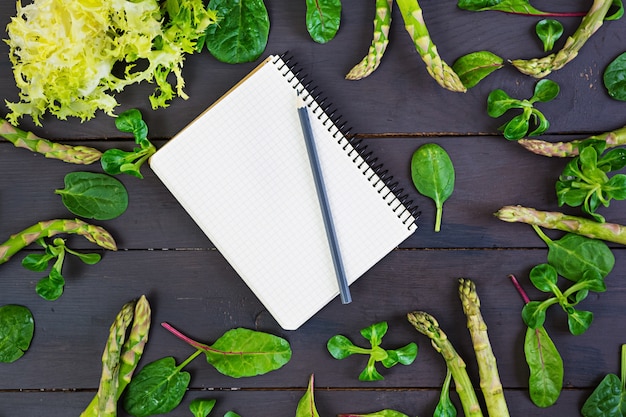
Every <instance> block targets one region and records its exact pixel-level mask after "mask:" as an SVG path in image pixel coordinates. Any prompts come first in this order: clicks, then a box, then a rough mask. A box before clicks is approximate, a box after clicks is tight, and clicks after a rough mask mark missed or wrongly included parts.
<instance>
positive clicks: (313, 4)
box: [306, 0, 341, 43]
mask: <svg viewBox="0 0 626 417" xmlns="http://www.w3.org/2000/svg"><path fill="white" fill-rule="evenodd" d="M340 23H341V0H306V28H307V30H308V31H309V35H311V39H313V40H314V41H315V42H317V43H326V42H328V41H330V40H331V39H333V38H334V37H335V35H336V34H337V31H338V30H339V24H340Z"/></svg>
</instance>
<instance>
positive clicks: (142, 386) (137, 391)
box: [123, 357, 191, 417]
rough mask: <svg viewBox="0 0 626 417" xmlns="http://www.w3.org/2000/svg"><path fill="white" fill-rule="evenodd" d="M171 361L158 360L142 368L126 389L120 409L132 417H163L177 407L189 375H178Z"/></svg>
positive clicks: (185, 389)
mask: <svg viewBox="0 0 626 417" xmlns="http://www.w3.org/2000/svg"><path fill="white" fill-rule="evenodd" d="M186 364H187V362H184V363H183V364H181V365H180V366H176V361H175V360H174V358H172V357H165V358H161V359H159V360H157V361H154V362H151V363H149V364H147V365H146V366H144V367H143V368H142V369H141V371H139V372H138V373H137V374H136V375H135V376H133V379H132V380H131V381H130V384H128V386H127V387H126V392H125V394H124V400H123V405H124V409H125V410H126V412H128V413H129V414H131V415H133V416H135V417H146V416H151V415H154V414H165V413H169V412H170V411H172V410H173V409H174V408H176V407H177V406H178V404H180V402H181V400H182V398H183V396H184V395H185V392H186V391H187V387H188V386H189V381H190V380H191V375H189V373H188V372H184V371H181V369H182V367H183V366H185V365H186Z"/></svg>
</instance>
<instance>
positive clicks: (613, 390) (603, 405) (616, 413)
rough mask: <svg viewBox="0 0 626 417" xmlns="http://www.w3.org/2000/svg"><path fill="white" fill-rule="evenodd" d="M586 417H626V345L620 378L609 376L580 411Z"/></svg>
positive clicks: (622, 357)
mask: <svg viewBox="0 0 626 417" xmlns="http://www.w3.org/2000/svg"><path fill="white" fill-rule="evenodd" d="M580 412H581V413H582V415H583V416H584V417H623V416H625V415H626V345H622V350H621V372H620V376H617V375H615V374H607V375H606V376H605V377H604V378H603V379H602V381H600V384H599V385H598V386H597V387H596V389H594V390H593V392H592V393H591V395H590V396H589V398H587V400H586V401H585V403H584V404H583V407H582V409H581V410H580Z"/></svg>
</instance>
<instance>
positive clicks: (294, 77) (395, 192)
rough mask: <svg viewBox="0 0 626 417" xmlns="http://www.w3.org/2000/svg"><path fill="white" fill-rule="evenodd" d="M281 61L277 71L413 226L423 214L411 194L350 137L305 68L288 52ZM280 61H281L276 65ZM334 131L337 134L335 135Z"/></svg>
mask: <svg viewBox="0 0 626 417" xmlns="http://www.w3.org/2000/svg"><path fill="white" fill-rule="evenodd" d="M278 58H279V59H280V60H281V61H282V64H281V66H280V67H278V69H279V70H283V69H284V68H286V71H285V72H284V73H283V76H285V77H287V76H290V78H289V79H288V80H287V81H288V82H289V84H291V85H292V86H293V88H294V89H295V90H296V91H297V93H298V94H303V93H305V94H304V95H303V96H302V99H303V100H304V101H305V103H307V106H309V109H310V110H311V112H312V113H313V114H314V115H315V116H316V117H317V118H318V119H319V120H322V118H324V120H323V121H322V124H323V125H324V126H327V123H330V124H329V125H328V131H329V132H331V133H332V136H333V138H335V139H337V143H338V144H339V145H342V148H343V150H344V151H346V154H347V155H348V157H350V158H352V161H353V162H354V163H355V164H356V165H357V167H358V168H359V170H361V172H362V173H363V175H366V176H367V175H369V177H368V178H367V180H368V181H369V182H370V183H371V184H372V186H373V187H374V188H377V191H378V193H379V194H380V195H381V196H382V198H383V200H385V201H386V202H387V204H388V205H389V207H393V206H394V205H396V206H395V207H393V211H394V213H396V214H397V216H398V218H400V219H401V218H403V217H404V216H406V218H405V219H404V220H403V223H404V224H407V225H408V226H409V227H411V226H412V225H413V224H414V223H415V221H417V219H418V218H419V216H420V214H421V212H420V210H419V207H418V206H417V204H414V202H413V200H409V198H410V196H409V194H408V193H406V192H405V190H404V188H401V187H399V183H398V181H394V177H393V175H389V171H388V170H387V169H385V167H384V165H383V163H381V162H379V161H378V157H376V156H374V152H373V151H371V150H369V151H368V150H367V148H368V146H367V145H364V144H363V139H356V138H355V137H349V135H350V130H351V129H352V128H348V129H345V126H346V122H345V121H341V116H337V117H335V114H336V112H337V109H334V108H333V107H332V103H327V100H328V98H327V97H323V98H320V97H321V96H322V93H321V92H318V91H317V86H313V87H311V81H309V79H308V75H307V74H302V75H301V73H302V68H299V67H298V65H297V64H296V63H295V62H292V61H293V56H291V55H288V53H287V52H285V53H283V54H281V55H280V56H279V57H278ZM277 62H278V59H277V60H276V61H275V62H274V63H277ZM294 81H296V82H294ZM333 130H335V131H334V132H333Z"/></svg>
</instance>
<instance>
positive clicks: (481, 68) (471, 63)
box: [452, 51, 503, 88]
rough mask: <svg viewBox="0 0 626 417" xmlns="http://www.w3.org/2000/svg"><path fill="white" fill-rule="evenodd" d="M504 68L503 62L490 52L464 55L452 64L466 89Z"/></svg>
mask: <svg viewBox="0 0 626 417" xmlns="http://www.w3.org/2000/svg"><path fill="white" fill-rule="evenodd" d="M502 67H503V60H502V58H500V57H499V56H497V55H495V54H494V53H492V52H489V51H477V52H472V53H470V54H467V55H464V56H462V57H460V58H459V59H457V60H456V61H455V62H454V64H452V70H453V71H454V72H456V73H457V75H458V76H459V78H460V79H461V82H462V83H463V85H464V86H465V87H466V88H472V87H474V86H475V85H476V84H478V83H479V82H480V81H481V80H482V79H483V78H485V77H486V76H488V75H489V74H491V73H492V72H494V71H495V70H497V69H500V68H502Z"/></svg>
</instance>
